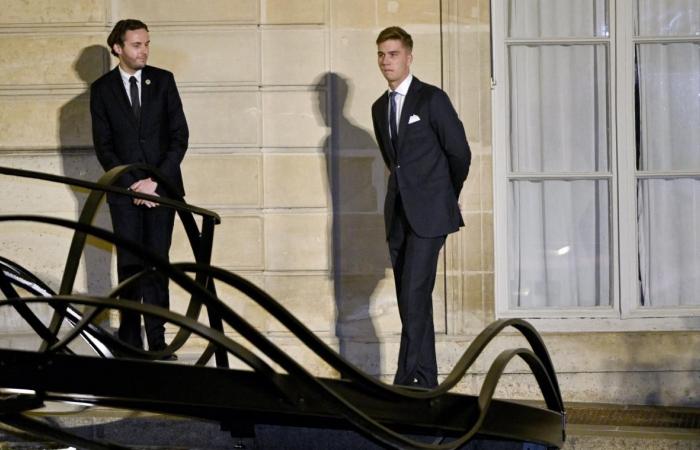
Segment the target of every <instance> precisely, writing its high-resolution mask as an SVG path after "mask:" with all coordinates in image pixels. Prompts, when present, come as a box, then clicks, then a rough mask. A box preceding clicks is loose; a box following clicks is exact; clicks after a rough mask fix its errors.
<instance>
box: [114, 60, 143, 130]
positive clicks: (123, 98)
mask: <svg viewBox="0 0 700 450" xmlns="http://www.w3.org/2000/svg"><path fill="white" fill-rule="evenodd" d="M111 74H112V75H111V79H110V83H109V84H110V86H111V88H112V93H113V94H114V97H115V98H116V99H117V103H118V104H119V105H121V108H122V112H123V113H124V115H125V116H126V117H127V119H128V120H129V122H130V123H131V124H132V125H133V126H134V127H136V128H138V127H139V124H138V123H137V122H136V117H134V113H133V112H132V110H131V102H129V97H127V95H126V90H125V89H124V83H123V82H122V76H121V73H119V67H115V68H114V69H112V72H111Z"/></svg>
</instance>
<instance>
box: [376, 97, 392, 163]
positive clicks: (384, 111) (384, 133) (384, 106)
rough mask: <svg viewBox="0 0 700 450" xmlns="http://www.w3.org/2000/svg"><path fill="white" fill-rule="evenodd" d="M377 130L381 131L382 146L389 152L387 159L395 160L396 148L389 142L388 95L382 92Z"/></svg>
mask: <svg viewBox="0 0 700 450" xmlns="http://www.w3.org/2000/svg"><path fill="white" fill-rule="evenodd" d="M378 113H379V132H380V133H381V136H380V138H381V140H382V144H383V145H382V147H383V148H385V149H386V151H387V152H388V153H389V159H390V160H391V161H396V149H395V148H394V146H393V145H392V144H391V138H390V137H389V96H388V95H387V94H386V92H385V93H384V95H383V96H382V100H381V101H380V102H379V110H378Z"/></svg>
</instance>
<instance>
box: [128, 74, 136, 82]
mask: <svg viewBox="0 0 700 450" xmlns="http://www.w3.org/2000/svg"><path fill="white" fill-rule="evenodd" d="M129 83H131V84H136V77H134V76H132V77H131V78H129Z"/></svg>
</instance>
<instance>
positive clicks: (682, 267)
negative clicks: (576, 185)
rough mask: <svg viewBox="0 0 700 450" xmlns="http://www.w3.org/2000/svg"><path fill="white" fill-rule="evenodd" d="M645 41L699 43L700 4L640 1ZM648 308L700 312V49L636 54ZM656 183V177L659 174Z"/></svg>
mask: <svg viewBox="0 0 700 450" xmlns="http://www.w3.org/2000/svg"><path fill="white" fill-rule="evenodd" d="M638 8H639V9H638V15H637V24H636V25H637V30H638V34H639V36H642V37H654V36H696V35H700V1H698V0H676V1H672V0H671V1H669V0H666V1H660V0H653V1H651V0H648V1H640V2H639V4H638ZM636 61H637V80H638V86H637V94H638V104H639V111H638V115H639V122H638V130H639V131H638V132H639V136H638V149H637V152H638V154H637V161H638V167H637V169H638V170H639V171H640V174H642V175H644V174H645V173H653V172H657V173H658V172H664V173H666V175H668V176H666V177H658V178H653V179H649V178H646V177H644V176H642V177H641V178H640V179H639V180H638V183H637V195H638V198H637V200H638V202H637V218H638V227H639V230H638V242H639V282H640V297H641V298H640V301H641V305H642V306H649V307H671V306H690V305H695V306H697V305H700V176H697V177H692V176H689V177H684V178H681V177H674V176H672V174H668V173H669V172H673V171H683V172H686V173H687V172H690V173H691V174H693V173H694V174H698V173H700V42H692V41H691V42H666V43H653V42H651V43H647V42H645V43H640V44H638V45H637V46H636ZM657 175H658V174H657Z"/></svg>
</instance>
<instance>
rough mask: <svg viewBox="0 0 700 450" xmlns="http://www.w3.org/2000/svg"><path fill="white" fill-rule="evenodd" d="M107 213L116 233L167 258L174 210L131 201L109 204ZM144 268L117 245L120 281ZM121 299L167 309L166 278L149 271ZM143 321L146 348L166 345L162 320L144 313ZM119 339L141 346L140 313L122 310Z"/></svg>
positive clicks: (158, 348)
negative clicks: (137, 204) (131, 202)
mask: <svg viewBox="0 0 700 450" xmlns="http://www.w3.org/2000/svg"><path fill="white" fill-rule="evenodd" d="M109 212H110V215H111V217H112V228H113V230H114V233H115V234H116V235H117V236H119V237H122V238H125V239H128V240H130V241H133V242H136V243H138V244H139V245H141V246H143V247H144V248H146V249H147V250H150V251H151V252H153V253H155V254H157V255H158V256H160V257H161V258H163V259H165V260H168V255H169V252H170V243H171V241H172V233H173V225H174V222H175V211H174V210H173V209H171V208H165V207H162V206H158V207H155V208H147V207H145V206H136V205H134V204H114V203H110V204H109ZM147 267H148V266H147V265H146V264H145V263H144V261H143V260H142V259H141V258H140V257H138V256H137V255H135V254H133V253H131V252H129V251H127V250H125V249H123V248H117V275H118V278H119V282H120V283H121V282H122V281H124V280H126V279H127V278H129V277H131V276H132V275H134V274H137V273H139V272H141V271H143V270H144V269H146V268H147ZM120 298H122V299H128V300H133V301H137V302H140V301H143V303H144V304H150V305H155V306H160V307H162V308H169V307H170V294H169V290H168V278H167V277H165V276H164V275H163V274H161V273H159V272H151V273H149V274H147V275H145V276H144V277H142V278H141V279H140V281H139V282H137V283H136V284H135V285H134V287H133V288H131V289H128V290H127V291H125V292H123V293H122V294H121V295H120ZM144 324H145V326H146V337H147V339H148V348H149V349H150V350H160V349H162V348H163V347H165V321H164V320H163V319H160V318H158V317H152V316H150V315H145V316H144ZM119 338H120V339H122V340H123V341H125V342H126V343H128V344H131V345H133V346H135V347H138V348H143V341H142V339H141V315H140V314H137V313H134V312H122V314H121V320H120V323H119Z"/></svg>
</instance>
